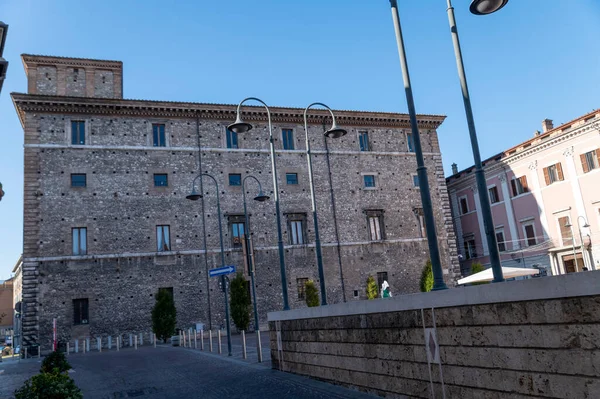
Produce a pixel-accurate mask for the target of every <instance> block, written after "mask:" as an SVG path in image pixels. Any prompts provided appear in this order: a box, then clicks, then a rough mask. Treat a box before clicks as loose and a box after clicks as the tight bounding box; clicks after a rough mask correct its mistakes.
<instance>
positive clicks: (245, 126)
mask: <svg viewBox="0 0 600 399" xmlns="http://www.w3.org/2000/svg"><path fill="white" fill-rule="evenodd" d="M249 100H254V101H258V102H259V103H261V104H262V105H263V106H264V107H265V108H266V110H267V117H268V121H269V148H270V152H271V174H272V175H273V194H274V197H275V214H276V217H277V245H278V248H279V269H280V273H281V294H282V296H283V310H289V309H290V305H289V302H288V291H287V277H286V271H285V258H284V251H283V234H282V232H281V215H280V211H279V185H278V184H277V168H276V166H275V146H274V144H273V126H272V125H271V110H270V109H269V107H268V106H267V104H265V102H264V101H262V100H260V99H258V98H256V97H248V98H245V99H243V100H242V101H241V102H240V103H239V104H238V106H237V114H236V119H235V122H234V123H232V124H231V125H229V126H227V128H228V129H229V130H231V131H232V132H235V133H246V132H247V131H249V130H250V129H252V125H251V124H250V123H248V122H244V121H243V120H242V116H241V112H240V111H241V107H242V104H244V103H245V102H246V101H249Z"/></svg>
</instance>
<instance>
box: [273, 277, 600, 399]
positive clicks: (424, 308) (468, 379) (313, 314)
mask: <svg viewBox="0 0 600 399" xmlns="http://www.w3.org/2000/svg"><path fill="white" fill-rule="evenodd" d="M269 320H270V322H269V325H270V330H271V335H270V339H271V348H272V361H273V362H272V363H273V368H276V369H280V370H283V371H286V372H291V373H295V374H302V375H306V376H310V377H313V378H317V379H321V380H326V381H330V382H333V383H336V384H341V385H345V386H349V387H354V388H356V389H359V390H361V391H366V392H371V393H376V394H379V395H381V396H385V397H417V398H430V397H436V398H442V397H444V396H443V394H444V393H445V397H446V398H461V399H462V398H498V397H501V398H534V397H535V398H538V397H539V398H600V349H599V348H600V271H599V272H587V273H579V274H574V275H566V276H557V277H545V278H538V279H532V280H525V281H513V282H506V283H502V284H489V285H482V286H474V287H466V288H456V289H452V290H447V291H444V292H434V293H426V294H415V295H406V296H402V297H397V298H392V299H389V300H388V299H386V300H383V299H380V300H373V301H362V302H360V303H356V302H355V303H352V304H351V303H348V304H340V305H333V306H328V307H321V308H313V309H301V310H294V311H288V312H276V313H271V314H269ZM424 327H425V328H426V329H424ZM426 336H427V338H426ZM435 341H437V344H436V342H435ZM428 348H429V356H428V350H427V349H428ZM438 351H439V352H438ZM436 352H437V353H436ZM438 356H439V359H440V363H441V364H437V363H433V362H432V361H433V360H435V359H436V358H437V357H438ZM428 357H429V361H428ZM430 381H431V382H430Z"/></svg>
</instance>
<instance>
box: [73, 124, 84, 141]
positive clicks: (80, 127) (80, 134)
mask: <svg viewBox="0 0 600 399" xmlns="http://www.w3.org/2000/svg"><path fill="white" fill-rule="evenodd" d="M71 144H73V145H85V122H84V121H71Z"/></svg>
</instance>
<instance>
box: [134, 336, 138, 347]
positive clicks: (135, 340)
mask: <svg viewBox="0 0 600 399" xmlns="http://www.w3.org/2000/svg"><path fill="white" fill-rule="evenodd" d="M134 338H135V339H134V342H135V350H137V335H136V336H135V337H134Z"/></svg>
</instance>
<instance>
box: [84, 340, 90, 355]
mask: <svg viewBox="0 0 600 399" xmlns="http://www.w3.org/2000/svg"><path fill="white" fill-rule="evenodd" d="M85 346H86V348H85V351H86V352H89V351H90V339H89V338H86V339H85Z"/></svg>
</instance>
